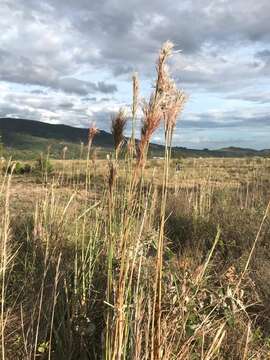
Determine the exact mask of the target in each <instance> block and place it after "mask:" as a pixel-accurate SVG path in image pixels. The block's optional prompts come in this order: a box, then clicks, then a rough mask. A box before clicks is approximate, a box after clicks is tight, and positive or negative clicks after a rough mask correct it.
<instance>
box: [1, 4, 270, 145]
mask: <svg viewBox="0 0 270 360" xmlns="http://www.w3.org/2000/svg"><path fill="white" fill-rule="evenodd" d="M0 13H1V17H0V31H1V37H0V88H1V92H0V112H1V114H2V115H3V116H5V115H7V114H12V115H14V116H23V117H29V118H31V119H34V118H36V119H37V120H40V119H42V120H43V121H45V120H46V121H54V122H55V121H59V122H65V123H68V124H71V125H76V126H79V125H86V124H87V123H88V121H89V119H92V118H95V117H96V118H97V121H98V122H99V124H98V125H99V126H100V127H104V129H109V119H108V118H109V115H110V113H111V111H114V110H115V109H116V108H117V107H118V106H120V105H122V104H128V103H129V102H130V100H131V95H130V89H131V86H130V82H129V81H130V75H131V73H132V71H133V70H137V71H138V72H139V73H140V78H141V91H142V94H143V95H148V93H149V90H150V84H152V82H153V80H152V79H153V76H154V70H155V69H154V66H153V64H154V61H155V58H156V53H157V50H158V49H159V47H160V45H161V43H162V42H163V41H165V40H167V39H171V40H172V41H173V42H174V43H175V44H176V47H177V48H178V49H181V50H182V52H181V54H180V55H178V56H176V57H175V58H174V59H173V60H172V61H171V69H172V74H173V75H174V77H175V78H176V80H177V83H178V84H179V85H181V86H183V87H184V88H185V89H186V90H187V92H188V93H190V94H191V100H190V101H191V104H192V106H194V109H189V110H188V111H187V112H185V113H184V118H183V121H182V123H181V126H180V125H179V129H178V128H177V130H176V131H177V133H176V137H177V136H178V135H179V133H178V131H179V132H180V131H181V130H182V129H186V131H188V129H192V130H193V131H195V132H196V131H197V132H198V136H199V135H200V134H199V132H202V131H204V130H208V131H209V132H211V131H212V133H213V134H214V133H215V131H216V130H217V129H220V131H224V134H225V132H227V131H231V132H233V131H235V128H242V129H244V128H247V127H248V128H249V129H250V130H251V129H253V130H254V131H257V129H258V127H260V128H261V129H266V130H268V128H269V125H268V124H269V122H268V118H267V114H268V113H269V110H270V107H267V106H268V105H269V100H270V97H269V93H270V86H269V81H270V22H269V16H270V2H269V0H257V1H256V2H255V3H254V1H253V0H235V1H231V0H216V1H212V0H183V1H181V2H177V1H174V0H168V1H167V2H166V4H165V3H164V1H161V0H155V1H153V0H150V1H143V0H128V1H124V0H116V1H111V0H91V1H86V0H77V1H75V2H74V1H71V0H57V1H55V0H41V1H36V0H27V1H25V0H2V1H1V2H0ZM2 87H4V90H3V91H2ZM5 87H7V88H5ZM112 96H113V98H112ZM193 99H195V100H193ZM262 107H263V109H262ZM191 110H192V112H191ZM224 136H225V135H224ZM226 136H227V135H226ZM210 137H211V136H210ZM234 138H235V137H233V136H229V135H228V136H227V140H226V141H231V140H230V139H234ZM212 139H214V137H212ZM235 139H236V138H235ZM201 141H202V139H201ZM206 141H208V138H207V140H206ZM213 141H214V140H213ZM259 142H260V139H259V138H258V139H257V140H256V143H257V144H259Z"/></svg>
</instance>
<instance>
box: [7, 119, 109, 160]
mask: <svg viewBox="0 0 270 360" xmlns="http://www.w3.org/2000/svg"><path fill="white" fill-rule="evenodd" d="M0 136H1V138H2V139H1V141H2V143H3V145H4V148H5V149H6V152H7V153H8V154H10V155H13V157H14V158H18V159H24V158H25V159H29V158H32V157H36V156H38V154H39V153H40V152H47V151H48V147H50V155H51V156H52V157H54V158H59V157H61V156H62V153H63V148H64V147H65V146H67V147H68V151H67V156H68V157H74V158H78V157H79V156H80V152H81V143H82V142H83V143H84V144H86V143H87V141H88V129H82V128H75V127H71V126H67V125H55V124H47V123H43V122H39V121H32V120H25V119H15V118H0ZM94 145H95V146H96V147H100V148H102V149H104V150H106V149H108V150H110V149H112V147H113V137H112V135H111V134H109V133H107V132H106V131H102V130H101V131H100V133H99V134H98V135H97V136H96V137H95V140H94Z"/></svg>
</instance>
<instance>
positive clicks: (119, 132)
mask: <svg viewBox="0 0 270 360" xmlns="http://www.w3.org/2000/svg"><path fill="white" fill-rule="evenodd" d="M126 123H127V118H126V115H125V111H124V109H122V108H121V109H120V110H119V111H118V113H117V114H116V115H115V116H114V117H112V125H111V131H112V135H113V139H114V147H115V151H116V152H117V151H118V150H119V148H120V146H121V145H122V143H123V140H124V129H125V127H126Z"/></svg>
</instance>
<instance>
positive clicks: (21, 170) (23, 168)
mask: <svg viewBox="0 0 270 360" xmlns="http://www.w3.org/2000/svg"><path fill="white" fill-rule="evenodd" d="M31 171H32V167H31V165H30V164H22V163H20V162H16V163H11V164H10V165H8V166H3V168H2V172H4V173H5V172H7V173H8V174H11V173H12V174H14V175H23V174H29V173H30V172H31Z"/></svg>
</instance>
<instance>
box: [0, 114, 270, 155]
mask: <svg viewBox="0 0 270 360" xmlns="http://www.w3.org/2000/svg"><path fill="white" fill-rule="evenodd" d="M0 136H1V142H2V143H3V145H4V149H5V152H6V155H8V156H10V155H11V156H13V157H14V158H16V159H31V158H36V157H37V156H38V154H39V153H41V152H47V151H48V147H49V148H50V155H51V157H53V158H61V157H62V154H63V148H64V147H65V146H67V147H68V151H67V158H79V157H80V153H81V143H84V144H86V143H87V141H88V129H82V128H75V127H71V126H67V125H54V124H47V123H43V122H39V121H32V120H25V119H15V118H0ZM93 145H94V146H95V147H98V148H100V151H99V152H100V153H101V154H103V155H104V154H105V153H107V152H109V151H111V150H112V148H113V137H112V135H111V134H110V133H108V132H106V131H102V130H101V131H100V133H99V134H98V135H97V136H96V137H95V139H94V144H93ZM163 152H164V147H163V146H162V145H157V144H151V146H150V153H151V155H152V156H163ZM172 154H173V156H174V157H245V156H267V157H268V156H270V149H266V150H261V151H258V150H254V149H242V148H238V147H228V148H223V149H219V150H208V149H204V150H194V149H187V148H184V147H174V148H173V149H172Z"/></svg>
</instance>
